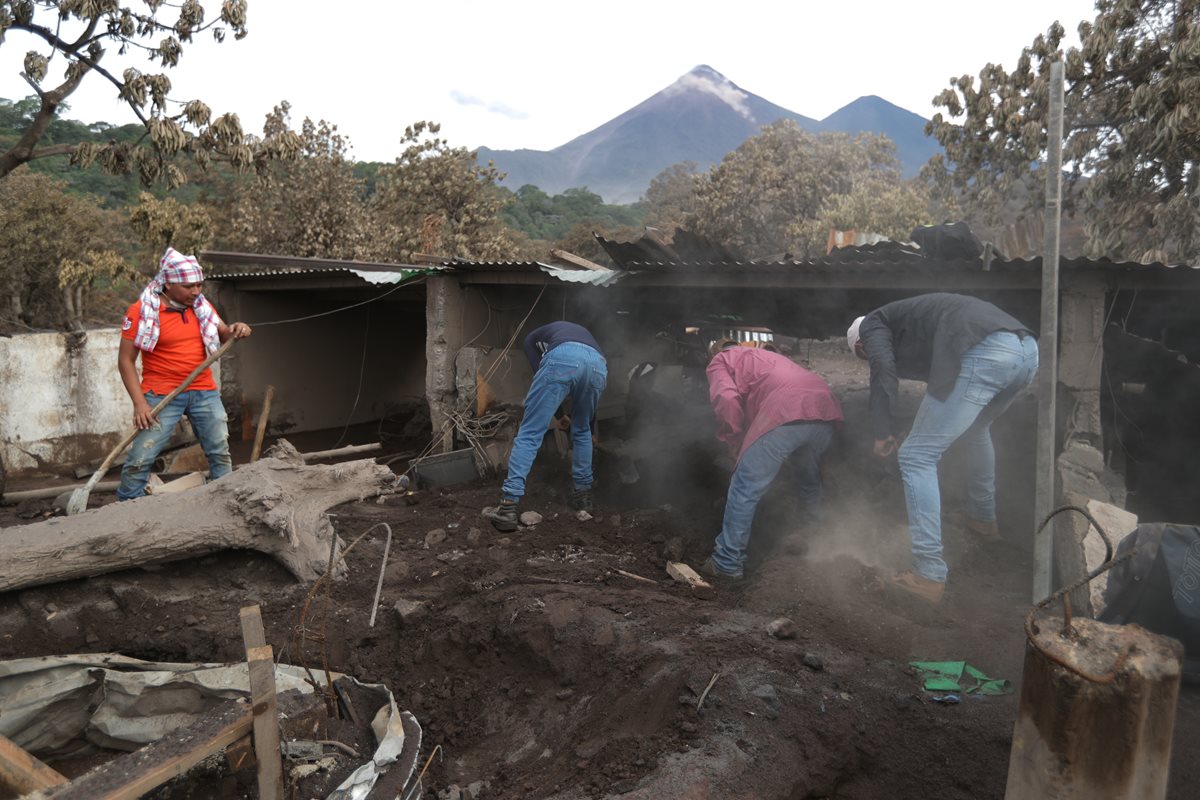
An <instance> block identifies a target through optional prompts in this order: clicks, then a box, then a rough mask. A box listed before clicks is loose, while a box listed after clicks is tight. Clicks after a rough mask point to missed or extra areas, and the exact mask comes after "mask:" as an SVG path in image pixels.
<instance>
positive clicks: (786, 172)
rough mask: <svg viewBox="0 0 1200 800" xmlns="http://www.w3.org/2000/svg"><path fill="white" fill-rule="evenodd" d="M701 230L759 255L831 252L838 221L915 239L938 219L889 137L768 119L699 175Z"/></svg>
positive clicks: (696, 224)
mask: <svg viewBox="0 0 1200 800" xmlns="http://www.w3.org/2000/svg"><path fill="white" fill-rule="evenodd" d="M694 208H695V214H694V229H695V230H696V232H697V233H700V234H703V235H704V236H707V237H708V238H709V239H712V240H713V241H717V242H721V243H723V244H726V245H731V246H733V247H735V248H737V249H738V250H740V251H741V252H743V253H745V254H746V255H747V256H749V257H751V258H762V257H770V256H779V255H782V254H785V253H788V254H791V255H792V256H794V257H798V258H812V257H816V256H821V255H824V254H825V248H826V244H827V242H828V238H829V230H830V229H831V228H842V229H855V230H861V231H869V232H872V233H880V234H883V235H886V236H888V237H890V238H899V239H906V238H907V237H908V235H909V234H910V233H911V231H912V229H913V227H914V226H916V225H919V224H923V223H926V222H928V217H929V210H928V208H929V203H928V197H927V193H926V192H925V190H924V188H923V187H922V186H919V185H917V184H915V183H914V182H905V181H904V180H903V179H902V177H901V174H900V164H899V161H897V159H896V148H895V146H894V145H893V144H892V143H891V141H890V140H889V139H888V138H887V137H886V136H877V135H871V134H860V135H858V136H853V137H851V136H849V135H847V134H844V133H820V134H812V133H808V132H806V131H804V130H801V129H800V128H799V127H798V126H797V125H796V124H795V123H794V122H792V121H791V120H781V121H779V122H776V123H773V124H771V125H768V126H766V127H764V128H763V129H762V131H761V132H760V133H759V134H758V135H757V136H754V137H752V138H750V139H747V140H746V141H745V142H743V143H742V144H741V146H740V147H738V148H737V149H736V150H734V151H733V152H731V153H729V154H728V155H726V156H725V158H724V160H723V161H722V162H721V163H720V164H719V165H718V166H716V167H714V168H713V169H711V170H710V171H709V172H708V174H707V175H705V176H703V177H702V178H700V179H699V180H697V182H696V198H695V206H694Z"/></svg>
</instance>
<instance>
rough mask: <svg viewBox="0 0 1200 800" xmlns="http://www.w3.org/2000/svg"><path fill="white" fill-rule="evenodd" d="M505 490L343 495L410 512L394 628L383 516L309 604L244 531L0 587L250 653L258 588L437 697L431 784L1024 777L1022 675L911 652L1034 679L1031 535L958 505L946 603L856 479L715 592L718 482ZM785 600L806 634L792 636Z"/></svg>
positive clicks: (397, 681)
mask: <svg viewBox="0 0 1200 800" xmlns="http://www.w3.org/2000/svg"><path fill="white" fill-rule="evenodd" d="M497 494H498V487H497V485H496V484H494V483H485V482H480V483H476V484H469V485H465V486H460V487H455V488H454V489H453V490H433V491H429V492H421V493H418V494H416V495H414V496H413V497H412V498H406V497H404V496H402V495H394V496H390V497H387V498H385V500H384V501H383V502H381V503H377V502H374V501H367V502H364V503H351V504H346V505H343V506H340V507H338V508H337V509H335V511H334V514H335V516H334V517H333V522H334V525H335V527H336V528H337V530H338V532H339V534H340V535H341V536H342V538H343V540H345V541H347V542H349V541H352V540H354V539H355V538H356V537H357V536H358V535H359V534H361V533H362V532H363V531H365V530H367V529H368V528H371V527H372V526H374V525H376V524H377V523H380V522H385V523H387V525H389V526H390V527H391V530H392V534H393V541H392V549H391V553H390V558H389V560H388V566H387V569H386V571H385V575H384V583H383V595H382V600H381V603H380V608H379V611H378V615H377V616H378V619H377V621H376V624H375V626H374V627H369V626H368V620H369V618H370V616H371V611H372V601H373V598H374V594H375V587H376V581H377V577H378V570H379V565H380V562H381V560H382V558H383V551H384V543H385V540H386V531H385V530H384V529H383V528H382V527H377V528H376V529H375V530H373V531H372V532H371V533H370V534H368V536H367V537H366V538H365V539H364V540H363V541H362V542H361V543H360V544H359V545H358V546H357V547H356V548H355V549H354V550H353V551H352V552H351V554H350V556H349V557H348V567H349V577H348V579H347V580H344V581H341V582H339V583H336V584H335V585H333V586H332V587H331V589H330V592H329V594H328V595H326V594H325V593H324V592H318V593H317V595H316V597H315V598H314V599H313V601H312V603H311V606H310V608H309V615H308V617H307V618H305V619H303V620H302V619H301V612H302V608H303V607H304V603H305V600H306V595H307V593H308V590H309V587H308V586H304V585H301V584H297V583H295V582H294V581H293V579H292V578H291V577H290V576H289V575H288V574H287V573H286V572H285V571H284V570H283V569H282V568H281V567H279V566H278V565H277V564H275V563H273V562H271V561H270V560H268V559H266V558H265V557H263V556H261V555H258V554H255V553H249V552H227V553H223V554H221V555H217V556H211V557H207V558H204V559H198V560H192V561H185V562H180V563H176V564H170V565H165V566H161V567H156V568H152V569H138V570H130V571H127V572H123V573H118V574H115V575H111V576H106V577H103V578H95V579H90V580H86V581H76V582H72V583H66V584H59V585H56V586H50V587H40V588H37V589H31V590H28V591H23V592H15V593H9V594H7V595H0V630H3V631H4V632H5V633H4V635H3V638H2V639H0V657H4V658H12V657H16V656H31V655H40V654H51V653H67V652H89V651H108V650H113V651H118V652H122V653H125V654H127V655H132V656H137V657H141V658H153V659H156V660H189V661H234V660H240V659H241V658H242V657H243V651H242V643H241V636H240V629H239V626H238V609H239V608H240V607H242V606H244V605H247V604H249V603H259V604H260V605H261V606H262V610H263V615H264V618H265V621H266V630H267V638H268V641H269V643H270V644H271V645H272V646H273V647H274V648H275V652H276V653H277V654H278V657H279V659H280V660H281V661H285V662H290V663H305V664H308V665H310V666H313V667H322V666H326V665H327V666H328V667H329V668H331V669H334V670H338V671H341V672H345V673H348V674H351V675H354V676H355V677H357V678H358V679H359V680H362V681H364V682H372V683H383V684H386V685H388V686H389V687H390V688H391V690H392V692H393V693H394V694H395V697H396V699H397V702H398V703H399V705H400V706H401V707H402V708H407V709H409V710H411V711H412V712H413V713H414V714H415V715H416V717H417V718H418V719H419V720H420V721H421V724H422V726H423V727H424V729H425V738H424V745H423V754H422V763H423V762H424V759H425V758H426V757H427V755H428V753H430V751H431V749H432V748H433V747H434V746H436V745H440V747H441V750H440V752H439V754H438V756H437V757H435V758H434V759H433V762H432V764H431V766H430V769H429V772H428V773H427V775H426V777H425V781H424V787H425V789H426V794H427V796H428V797H457V798H461V797H466V796H471V797H473V798H492V797H495V798H526V797H528V798H533V797H552V798H558V799H559V800H567V799H568V798H596V797H616V796H620V797H625V798H647V799H649V798H672V797H677V798H682V797H689V798H738V797H745V798H750V797H754V798H818V797H838V798H864V799H865V798H885V797H886V798H894V797H919V796H925V795H928V794H932V793H934V792H936V793H937V794H938V796H939V797H942V798H987V797H1001V796H1002V795H1003V790H1004V782H1005V775H1006V769H1007V760H1008V750H1009V745H1010V741H1011V734H1012V725H1013V720H1014V718H1015V715H1016V702H1017V701H1016V696H1015V695H1010V696H1000V697H987V698H980V699H976V698H971V697H964V698H963V702H962V703H961V704H959V705H941V704H938V703H935V702H931V700H930V696H929V695H928V694H926V693H924V692H922V691H921V689H920V680H919V679H918V677H917V676H916V675H915V674H913V671H912V670H911V669H910V668H909V667H907V663H908V662H909V661H910V660H947V659H965V660H967V661H970V662H971V663H972V664H974V665H976V666H978V667H979V668H981V669H983V670H984V671H985V672H987V673H988V674H989V675H991V676H993V677H1003V678H1008V679H1010V680H1012V681H1013V682H1014V683H1016V682H1017V681H1018V680H1019V678H1020V669H1021V659H1022V652H1023V633H1022V631H1021V619H1022V615H1023V613H1024V611H1025V610H1026V609H1027V608H1028V599H1029V598H1028V590H1029V579H1028V574H1029V564H1028V559H1027V555H1026V554H1025V552H1024V550H1023V549H1021V548H1018V547H1004V548H1001V549H1000V550H995V551H984V550H979V549H977V548H975V546H974V545H973V544H972V543H971V542H969V541H967V540H965V539H963V538H962V537H961V536H960V535H959V534H958V532H957V530H955V529H954V527H953V526H952V525H951V524H948V525H947V533H946V540H947V547H948V554H949V560H950V563H951V568H952V576H951V583H950V585H949V589H948V592H947V596H946V601H945V603H944V605H943V606H942V607H941V608H940V609H939V610H938V611H937V612H930V611H928V610H921V609H916V608H906V607H897V606H894V605H892V604H888V603H885V602H881V601H880V600H879V599H878V598H876V597H875V596H873V595H871V594H870V593H868V592H867V591H866V590H865V589H864V588H863V587H864V582H865V580H866V578H868V577H869V575H870V571H871V569H872V568H873V567H875V566H886V565H890V566H894V567H899V566H903V565H904V563H905V561H906V551H907V539H906V536H905V534H904V531H903V524H902V520H899V519H898V518H897V517H896V515H895V510H894V509H892V510H891V511H889V510H887V509H877V508H873V507H871V506H870V505H869V504H866V503H863V502H862V501H861V500H857V499H856V500H854V501H853V502H851V501H850V500H849V498H847V499H846V502H843V499H842V498H840V497H839V496H838V493H837V492H836V491H832V492H831V496H830V498H829V514H828V519H829V522H827V523H826V524H825V525H822V526H818V527H815V528H811V529H807V530H805V529H793V528H791V527H790V526H789V525H788V523H787V520H788V519H789V518H790V514H789V510H788V506H787V501H786V497H782V495H781V493H776V495H775V496H773V497H772V498H770V499H769V501H768V504H767V505H766V506H765V507H764V508H763V510H762V513H761V515H760V519H759V524H758V525H757V527H756V532H755V536H754V540H753V542H752V548H753V550H752V559H751V563H750V569H749V570H748V573H747V574H748V576H749V577H748V579H747V580H745V581H742V582H740V583H736V584H724V583H722V584H719V585H718V586H717V591H716V596H715V598H714V599H712V600H699V599H695V598H693V597H692V596H691V595H690V593H689V592H688V590H687V589H686V588H685V587H682V586H680V585H678V584H676V583H674V582H672V581H671V580H670V579H669V578H668V577H667V575H666V573H665V571H664V564H665V562H666V560H667V557H668V556H670V557H671V558H675V557H677V556H679V555H682V557H683V559H684V560H685V561H688V562H689V563H692V564H693V565H696V564H698V563H699V562H700V561H701V560H702V559H703V558H704V556H706V555H707V553H708V549H709V548H710V547H711V540H712V537H713V536H714V535H715V533H716V531H717V528H718V527H719V519H720V517H719V515H720V508H719V503H716V502H709V503H703V502H700V503H694V504H691V505H680V506H677V507H668V508H661V507H629V504H628V502H629V497H621V496H620V495H616V494H611V495H606V494H604V493H603V492H602V493H601V494H600V496H599V498H598V499H599V501H600V502H599V508H598V511H597V517H596V519H594V520H592V521H589V522H580V521H578V520H577V519H576V518H575V516H574V515H573V513H572V512H570V511H569V510H568V509H567V508H566V505H565V503H564V497H563V494H562V492H560V491H557V490H556V489H555V487H554V485H553V484H551V483H546V482H538V483H531V495H530V496H529V497H527V498H526V499H525V501H524V502H523V504H522V510H533V511H537V512H539V513H540V514H542V516H543V518H544V519H543V522H541V523H540V524H538V525H537V526H535V527H532V528H527V529H522V530H521V531H519V532H517V533H514V534H511V535H508V536H502V535H499V534H496V533H495V532H494V531H493V530H492V529H491V528H490V526H488V525H487V523H486V522H485V521H484V520H482V519H480V517H479V512H480V510H481V509H482V508H483V507H484V506H485V505H489V504H492V503H494V502H495V499H496V496H497ZM716 497H717V498H719V493H718V494H717V495H716ZM639 499H640V498H639ZM410 501H415V504H410ZM901 508H902V507H901ZM0 536H3V534H2V533H0ZM618 570H622V571H624V572H627V573H632V574H635V575H639V576H642V577H644V578H648V579H651V580H653V581H655V583H653V584H651V583H647V582H644V581H639V580H635V579H632V578H629V577H626V576H625V575H622V574H620V573H619V572H618ZM398 605H399V606H400V607H401V608H403V609H404V614H403V615H402V614H401V613H400V611H398V610H397V606H398ZM780 616H786V617H789V618H790V619H791V620H792V621H793V623H794V626H795V629H796V636H795V638H792V639H779V638H774V637H772V636H770V635H768V633H767V625H768V624H769V623H770V622H771V621H772V620H774V619H776V618H778V617H780ZM300 626H303V628H304V629H305V630H306V631H308V632H309V640H308V643H307V644H302V642H301V638H300V636H299V635H298V629H299V628H300ZM702 700H703V702H701V701H702ZM1196 701H1197V698H1196V697H1195V696H1194V695H1192V694H1190V693H1187V692H1185V696H1184V698H1183V701H1182V703H1181V708H1180V712H1179V719H1178V731H1177V738H1176V741H1177V745H1176V750H1175V763H1174V765H1173V775H1172V791H1173V795H1172V796H1173V797H1178V798H1183V797H1190V796H1194V793H1195V790H1196V788H1197V787H1200V767H1198V766H1197V765H1196V764H1195V763H1193V762H1194V759H1192V758H1191V755H1190V753H1189V751H1188V750H1189V749H1188V747H1187V746H1186V745H1185V744H1184V743H1185V742H1189V741H1190V737H1189V734H1194V733H1196V732H1198V731H1200V708H1198V707H1197V702H1196ZM1185 737H1189V738H1185ZM468 787H470V789H469V790H468ZM240 789H241V787H239V790H240Z"/></svg>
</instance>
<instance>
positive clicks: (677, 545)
mask: <svg viewBox="0 0 1200 800" xmlns="http://www.w3.org/2000/svg"><path fill="white" fill-rule="evenodd" d="M662 554H663V558H665V559H666V560H667V561H683V537H681V536H672V537H671V538H670V539H667V542H666V544H664V545H663V549H662Z"/></svg>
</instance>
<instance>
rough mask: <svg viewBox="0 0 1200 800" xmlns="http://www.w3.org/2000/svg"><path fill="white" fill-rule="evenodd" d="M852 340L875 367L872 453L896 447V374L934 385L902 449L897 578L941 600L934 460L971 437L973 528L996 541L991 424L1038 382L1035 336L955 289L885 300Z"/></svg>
mask: <svg viewBox="0 0 1200 800" xmlns="http://www.w3.org/2000/svg"><path fill="white" fill-rule="evenodd" d="M846 341H847V343H848V344H849V345H850V349H851V350H853V351H854V352H855V354H856V355H858V357H859V358H864V359H866V360H868V361H869V362H870V364H871V398H870V414H871V427H872V430H873V432H874V436H875V455H877V456H879V457H881V458H886V457H888V456H890V455H891V454H892V453H894V452H895V451H896V448H897V445H898V438H897V434H898V433H899V431H898V429H897V427H896V424H895V408H896V401H897V389H898V381H897V379H898V378H905V379H908V380H920V381H925V382H926V383H927V384H928V389H927V391H926V394H925V399H924V400H922V401H921V407H920V409H919V410H918V411H917V417H916V419H915V420H913V424H912V430H911V431H909V434H908V436H907V438H905V440H904V444H903V445H900V446H899V449H900V456H899V460H900V475H901V477H902V478H903V481H904V494H905V498H906V500H907V505H908V529H909V535H910V537H911V538H912V551H913V569H912V570H911V571H909V572H903V573H900V574H899V575H897V576H895V578H894V579H893V582H894V584H895V586H896V587H897V588H899V589H902V590H905V591H907V592H910V593H912V594H914V595H917V596H918V597H921V598H922V599H924V600H927V601H930V602H933V603H937V602H940V601H941V599H942V593H943V591H944V590H945V582H946V573H947V569H946V562H945V561H943V560H942V508H941V496H940V493H939V490H938V471H937V469H938V462H939V461H941V458H942V453H944V452H945V451H946V448H948V447H949V446H950V445H951V443H953V442H954V441H955V440H956V439H958V438H959V437H960V436H965V437H966V442H967V444H968V446H969V452H968V470H969V476H968V481H969V482H968V490H967V494H968V516H969V518H970V522H969V523H968V526H969V527H970V528H971V529H972V530H973V531H974V532H975V533H978V534H980V535H981V536H983V537H985V538H988V539H998V538H999V530H998V529H997V527H996V454H995V451H994V450H993V448H992V434H991V425H992V421H993V420H995V419H996V418H997V417H998V416H1000V414H1001V413H1003V412H1004V410H1005V409H1007V408H1008V407H1009V405H1011V404H1012V401H1013V400H1014V399H1015V398H1016V397H1017V395H1018V394H1019V393H1020V392H1021V390H1022V389H1024V388H1025V387H1026V386H1028V385H1029V384H1030V383H1031V382H1032V381H1033V377H1034V375H1035V374H1036V372H1037V364H1038V349H1037V341H1036V340H1035V339H1034V337H1033V331H1032V330H1030V328H1029V327H1027V326H1026V325H1023V324H1022V323H1020V322H1018V321H1017V320H1016V319H1014V318H1013V317H1011V316H1009V315H1008V314H1006V313H1005V312H1003V311H1001V310H1000V309H998V308H996V307H995V306H994V305H992V304H991V303H987V302H984V301H983V300H979V299H977V298H974V297H966V296H964V295H956V294H926V295H921V296H919V297H913V298H909V299H907V300H898V301H896V302H894V303H888V304H887V305H885V306H882V307H881V308H877V309H875V310H874V311H872V312H871V313H870V314H867V315H866V316H865V317H859V318H858V319H856V320H854V323H853V324H852V325H851V326H850V329H849V330H848V331H847V332H846Z"/></svg>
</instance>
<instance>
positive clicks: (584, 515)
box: [575, 508, 593, 522]
mask: <svg viewBox="0 0 1200 800" xmlns="http://www.w3.org/2000/svg"><path fill="white" fill-rule="evenodd" d="M575 519H577V520H579V521H580V522H591V521H592V519H593V517H592V515H591V514H589V513H588V512H587V511H585V510H584V509H582V508H581V509H579V510H578V511H576V512H575Z"/></svg>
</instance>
